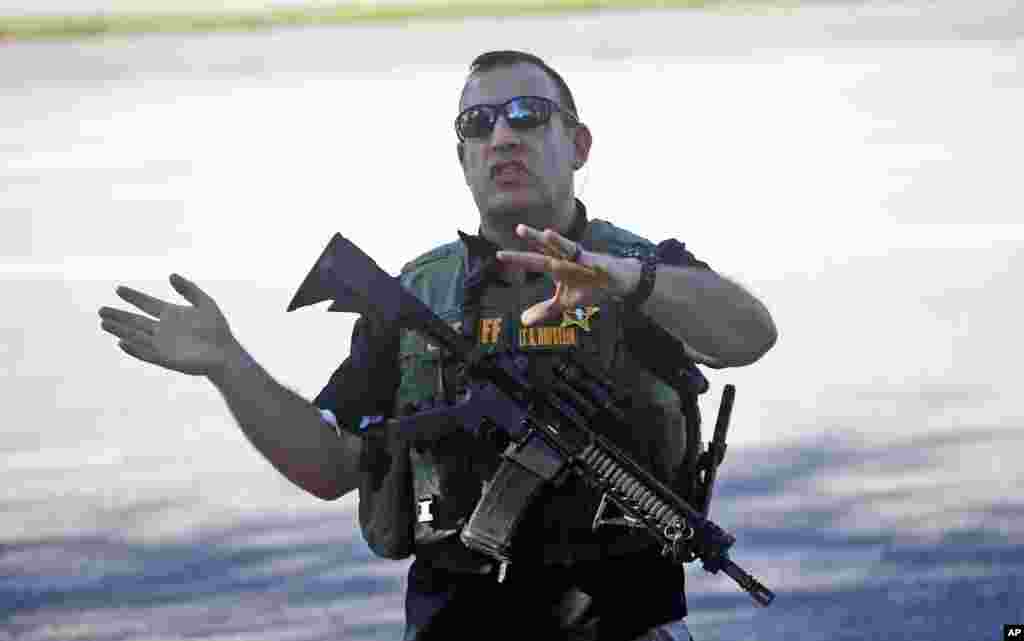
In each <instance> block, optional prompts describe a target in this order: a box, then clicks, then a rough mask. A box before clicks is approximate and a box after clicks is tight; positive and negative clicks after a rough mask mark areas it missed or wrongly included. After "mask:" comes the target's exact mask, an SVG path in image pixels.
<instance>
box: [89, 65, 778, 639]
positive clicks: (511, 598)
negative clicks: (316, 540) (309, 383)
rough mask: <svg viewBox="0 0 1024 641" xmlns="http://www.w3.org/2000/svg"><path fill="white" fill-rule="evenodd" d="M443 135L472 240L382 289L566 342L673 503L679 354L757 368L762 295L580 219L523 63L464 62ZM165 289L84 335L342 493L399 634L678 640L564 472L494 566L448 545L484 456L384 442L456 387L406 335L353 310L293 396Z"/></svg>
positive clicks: (517, 333)
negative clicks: (94, 335)
mask: <svg viewBox="0 0 1024 641" xmlns="http://www.w3.org/2000/svg"><path fill="white" fill-rule="evenodd" d="M455 129H456V136H457V142H456V151H457V156H458V162H459V163H460V165H461V167H462V169H463V172H464V175H465V180H466V184H467V185H468V186H469V188H470V191H471V192H472V195H473V198H474V200H475V202H476V204H477V207H478V209H479V213H480V227H479V230H478V233H477V234H465V233H462V232H460V233H459V238H458V239H457V240H455V241H453V242H451V243H448V244H446V245H443V246H442V247H439V248H435V249H433V250H431V251H429V252H427V253H425V254H423V255H422V256H420V257H418V258H416V259H415V260H413V261H410V262H409V263H408V264H407V265H406V266H405V267H404V268H403V270H402V273H401V275H400V280H401V282H402V284H403V285H404V286H405V287H407V288H408V289H410V290H411V291H412V292H413V293H415V294H416V295H417V296H419V297H420V298H421V299H422V300H424V302H426V303H427V304H428V305H429V306H430V307H431V308H432V309H433V310H434V311H435V313H437V314H438V315H439V316H441V318H442V319H444V320H445V321H447V322H449V323H450V324H451V325H452V326H453V327H455V328H457V329H458V330H459V331H462V332H463V333H464V334H466V335H467V336H469V337H471V338H472V339H473V340H475V341H477V342H478V343H479V344H480V345H482V346H484V348H490V349H512V350H517V351H519V352H520V353H522V354H523V355H524V357H525V359H526V360H525V361H524V362H525V363H527V365H526V366H528V367H531V368H533V367H535V366H537V371H543V367H540V364H543V363H545V362H550V359H553V358H557V356H558V354H559V352H560V351H562V350H568V349H574V350H579V351H581V352H585V353H588V354H589V355H590V356H592V357H593V358H594V359H596V361H597V362H599V363H600V364H601V365H602V366H603V367H605V368H607V371H609V372H611V373H613V375H614V377H615V378H616V381H617V382H618V383H619V384H621V385H622V386H623V388H625V389H628V391H629V392H630V393H631V394H632V395H633V397H634V399H635V400H636V401H637V403H636V407H637V414H635V415H634V416H635V417H636V419H637V420H636V422H635V425H636V429H635V430H634V432H633V433H632V434H627V435H623V434H610V435H607V436H608V437H609V438H612V439H613V440H615V441H617V442H618V444H620V445H621V446H622V447H623V448H624V449H626V451H627V452H629V453H630V454H631V455H632V456H633V457H635V459H636V460H637V461H638V462H639V463H641V464H642V465H644V466H645V467H647V468H648V469H649V470H651V471H652V472H653V473H654V474H655V475H656V476H658V477H659V478H661V479H662V480H664V481H665V482H668V483H672V484H673V485H674V486H675V487H677V488H679V487H682V488H683V492H684V493H685V488H686V479H685V476H686V473H687V471H688V470H689V468H688V467H687V457H686V455H685V454H684V453H685V452H687V451H689V452H691V453H692V452H693V449H694V443H689V444H688V443H686V442H685V439H684V437H683V435H684V434H686V433H687V427H688V426H689V427H690V428H692V427H693V423H694V422H695V421H696V420H697V418H698V417H697V416H695V414H694V411H695V407H696V395H697V394H699V393H701V392H703V391H704V390H705V389H706V387H707V382H706V380H704V378H703V375H702V374H701V372H700V371H699V369H698V368H697V367H696V365H695V364H696V363H700V364H703V365H706V366H709V367H712V368H722V367H734V366H741V365H746V364H749V363H752V362H754V361H756V360H757V359H759V358H760V357H761V356H762V355H763V354H764V353H765V352H766V351H767V350H768V349H770V348H771V346H772V345H773V344H774V342H775V339H776V332H775V327H774V324H773V322H772V320H771V317H770V315H769V314H768V312H767V310H766V309H765V307H764V305H763V304H761V303H760V302H759V301H758V300H757V299H756V298H755V297H754V296H752V295H751V294H750V293H749V292H747V291H746V290H744V289H743V288H741V287H739V286H738V285H736V284H734V283H732V282H731V281H729V280H727V279H725V278H723V277H721V276H720V275H718V274H717V273H716V272H714V271H713V270H712V269H711V268H710V267H709V266H708V265H707V264H706V263H704V262H702V261H699V260H697V259H696V258H695V257H694V255H693V254H692V253H691V252H689V251H688V250H687V249H686V248H685V246H684V244H683V243H681V242H680V241H678V240H677V239H669V240H667V241H663V242H661V243H658V244H657V245H655V244H653V243H651V242H650V241H648V240H646V239H644V238H642V237H640V236H637V235H635V234H633V233H631V232H629V231H626V230H625V229H622V228H619V227H617V226H615V225H614V224H612V223H610V222H607V221H605V220H601V219H597V218H594V219H591V218H589V217H588V212H587V210H586V208H585V206H584V205H583V203H582V202H581V201H579V200H578V199H577V198H576V197H575V191H574V172H575V171H577V170H578V169H580V168H581V167H583V165H584V164H585V163H586V162H587V159H588V157H589V154H590V150H591V144H592V136H591V132H590V130H589V128H588V127H587V126H586V125H585V124H584V123H583V122H582V121H581V120H580V117H579V112H578V110H577V108H576V105H575V102H574V100H573V97H572V94H571V92H570V90H569V88H568V86H567V85H566V83H565V82H564V80H563V79H562V77H561V76H560V75H559V74H558V73H557V72H555V71H554V70H553V69H552V68H551V67H549V66H548V65H547V64H546V63H544V62H543V61H542V60H541V59H539V58H537V57H535V56H533V55H531V54H527V53H522V52H514V51H498V52H490V53H486V54H483V55H481V56H479V57H478V58H477V59H476V60H475V61H474V62H473V63H472V65H471V67H470V73H469V74H468V77H467V80H466V83H465V85H464V88H463V91H462V95H461V99H460V101H459V111H458V116H457V118H456V120H455ZM666 215H668V214H667V213H666ZM171 284H172V286H173V287H174V289H175V290H176V291H177V292H178V293H180V294H181V295H182V296H183V297H184V298H185V299H186V300H187V301H188V303H189V305H176V304H172V303H168V302H165V301H162V300H159V299H156V298H154V297H152V296H149V295H147V294H144V293H142V292H139V291H136V290H133V289H130V288H127V287H120V288H118V290H117V292H118V294H119V295H120V296H121V297H122V298H123V299H124V300H126V301H128V302H129V303H131V304H133V305H134V306H136V307H138V308H139V309H140V310H142V311H143V312H145V313H146V314H148V315H147V316H143V315H139V314H134V313H129V312H126V311H123V310H118V309H111V308H102V309H101V310H100V316H101V317H102V318H103V322H102V327H103V329H104V330H106V331H108V332H110V333H112V334H114V335H115V336H117V337H118V338H120V341H119V345H120V347H121V348H122V349H123V350H124V351H125V352H126V353H128V354H129V355H131V356H133V357H135V358H138V359H140V360H143V361H146V362H150V363H154V364H157V365H160V366H162V367H166V368H169V369H173V370H176V371H181V372H184V373H187V374H193V375H201V376H205V377H207V378H209V379H210V380H211V381H212V382H213V384H214V385H215V386H216V387H217V389H218V390H219V391H220V392H221V394H222V395H223V396H224V398H225V400H226V401H227V403H228V406H229V407H230V409H231V411H232V413H233V415H234V416H235V418H236V420H237V421H238V423H239V425H240V426H241V428H242V430H243V432H244V433H245V434H246V436H247V437H248V439H249V440H250V441H251V442H252V443H253V445H254V446H255V447H256V448H257V449H258V450H259V451H260V452H261V453H262V454H263V455H264V456H265V457H266V458H267V459H268V460H269V461H270V462H271V463H272V464H273V465H274V466H275V467H276V468H277V469H278V470H279V471H280V472H281V473H282V474H284V475H285V476H286V477H287V478H289V479H290V480H292V481H293V482H295V483H296V484H298V485H299V486H301V487H302V488H304V489H305V490H307V491H309V492H310V493H312V494H313V495H315V496H318V497H320V498H323V499H328V500H329V499H335V498H338V497H340V496H342V495H344V494H346V493H347V492H349V491H351V490H353V489H355V488H357V487H358V488H359V492H360V525H361V527H362V530H363V533H364V535H365V536H366V538H367V540H368V542H369V543H370V545H371V547H372V548H373V549H374V550H375V551H376V552H378V553H379V554H381V555H382V556H386V557H391V558H402V557H405V556H408V555H414V556H415V560H414V562H413V564H412V565H411V567H410V574H409V585H408V593H407V598H406V619H407V630H406V638H407V639H421V640H422V639H437V638H452V637H455V636H456V635H459V636H461V635H463V634H472V635H473V636H481V637H491V638H494V637H506V636H508V637H516V638H524V637H526V635H533V636H534V637H537V638H573V639H609V640H611V639H623V640H625V639H634V638H636V639H640V638H650V639H655V638H687V637H688V634H687V633H686V631H685V625H684V624H683V623H682V619H683V617H684V616H685V615H686V604H685V599H684V596H683V591H682V580H683V576H682V570H681V569H680V568H678V567H673V566H670V565H669V564H667V563H665V562H664V561H662V560H661V559H660V558H659V557H658V555H657V551H656V550H654V549H652V548H651V542H650V541H649V540H648V539H647V538H646V537H643V536H638V535H637V534H636V533H635V532H632V531H630V530H629V529H626V528H617V527H612V526H603V527H601V528H598V529H597V530H596V531H595V530H594V529H593V527H592V521H593V515H594V511H595V509H596V501H597V499H598V497H596V496H594V495H593V494H592V492H590V491H588V489H587V488H585V487H583V486H582V484H580V483H573V482H567V483H566V484H564V485H563V486H561V487H559V488H555V489H552V490H551V491H550V492H549V493H548V495H546V496H545V497H544V499H543V500H541V501H538V502H537V503H536V504H535V506H534V507H532V508H531V510H530V513H529V514H526V515H524V517H523V520H522V525H521V527H520V528H519V530H518V532H519V533H518V534H517V539H516V540H515V543H514V550H515V552H514V554H515V558H516V561H515V563H514V568H513V569H512V570H511V571H510V572H508V576H505V573H506V571H507V568H506V567H496V564H495V563H494V562H493V561H492V560H491V559H490V558H488V557H486V556H483V555H480V554H479V553H476V552H473V551H470V550H468V549H467V548H465V547H464V546H462V545H461V544H460V543H459V540H458V537H457V536H456V535H457V533H458V532H459V528H460V527H462V526H463V525H464V524H465V519H466V516H467V515H468V514H469V512H470V511H471V510H472V507H473V505H474V504H475V502H476V501H477V500H479V497H480V495H481V492H482V491H483V489H484V488H485V487H486V484H487V480H488V474H490V473H491V472H493V469H494V465H495V461H496V460H497V459H496V456H497V455H496V453H495V451H494V448H493V447H492V448H490V449H488V444H486V443H480V442H474V441H473V440H472V439H469V438H468V437H463V436H459V435H458V434H457V435H455V436H453V437H450V438H446V439H445V440H443V441H441V442H439V443H436V444H432V445H431V446H429V447H408V446H405V445H403V444H401V443H396V441H395V440H394V439H392V438H389V436H388V434H389V432H388V430H387V421H388V419H390V418H392V417H396V416H400V415H402V414H406V413H409V412H415V411H418V410H420V409H423V408H425V407H429V406H433V405H436V404H438V403H448V402H453V401H455V400H457V398H458V396H459V394H460V392H461V389H462V387H463V385H464V382H465V381H464V380H462V378H461V373H460V372H461V370H460V368H459V367H458V364H455V363H451V362H449V361H448V360H447V359H446V355H445V354H443V353H441V352H440V350H438V349H437V348H436V347H435V346H433V345H431V344H430V343H429V341H427V340H425V339H424V337H422V336H420V335H418V334H417V333H415V332H410V331H406V330H402V329H399V328H393V327H381V326H377V325H376V324H375V323H374V321H373V320H372V319H369V318H366V317H363V318H360V319H359V321H358V322H357V323H356V327H355V330H354V332H353V340H352V348H351V354H350V356H349V357H348V358H347V359H345V361H344V362H343V363H342V365H341V366H340V367H339V368H338V369H337V371H336V372H335V373H334V374H333V375H332V376H331V378H330V380H329V381H328V383H327V385H326V386H325V387H324V389H323V390H322V391H321V393H320V394H319V395H318V396H317V398H316V399H314V400H313V402H312V403H310V402H309V401H307V400H306V399H303V398H301V397H300V396H298V395H296V394H294V393H293V392H291V391H290V390H287V389H285V388H284V387H282V386H281V385H280V384H278V383H277V382H276V381H275V380H274V379H273V378H272V377H271V376H270V375H269V374H268V373H267V372H266V371H265V370H264V369H263V368H262V367H260V366H259V364H257V363H256V361H255V360H254V359H253V358H252V357H251V356H250V355H249V354H248V353H247V352H246V351H245V350H244V349H243V348H242V346H241V345H240V343H239V342H238V341H237V339H236V338H235V337H234V336H233V334H232V332H231V330H230V328H229V326H228V323H227V321H226V319H225V317H224V315H223V314H222V313H221V311H220V309H219V308H218V306H217V304H216V303H215V302H214V300H213V299H212V298H211V297H210V296H209V295H208V294H206V293H205V292H203V291H202V290H201V289H200V288H199V287H198V286H197V285H196V284H195V283H192V282H191V281H188V280H186V279H184V278H182V277H181V276H178V275H172V277H171ZM652 327H657V328H661V329H663V330H665V331H666V332H667V333H668V335H670V336H672V337H674V339H675V341H676V343H675V344H676V345H677V348H676V349H673V350H668V352H666V353H664V354H659V355H656V356H658V357H659V358H658V359H657V360H658V361H659V362H662V363H668V364H670V365H671V374H670V375H662V376H654V375H652V373H651V370H652V367H651V366H650V365H651V359H652V357H651V355H650V354H649V353H648V354H647V355H646V356H641V355H642V354H644V353H645V342H646V340H647V338H646V337H647V336H648V335H650V333H651V332H650V330H651V328H652ZM645 328H647V329H646V330H645ZM649 351H650V350H649V349H647V352H649ZM645 358H646V359H647V360H646V361H645ZM546 359H547V360H546ZM654 369H657V368H654ZM663 369H664V368H663ZM666 371H667V370H666ZM691 433H692V430H691ZM691 462H692V458H691ZM499 579H501V580H500V581H499ZM673 635H674V636H673Z"/></svg>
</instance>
